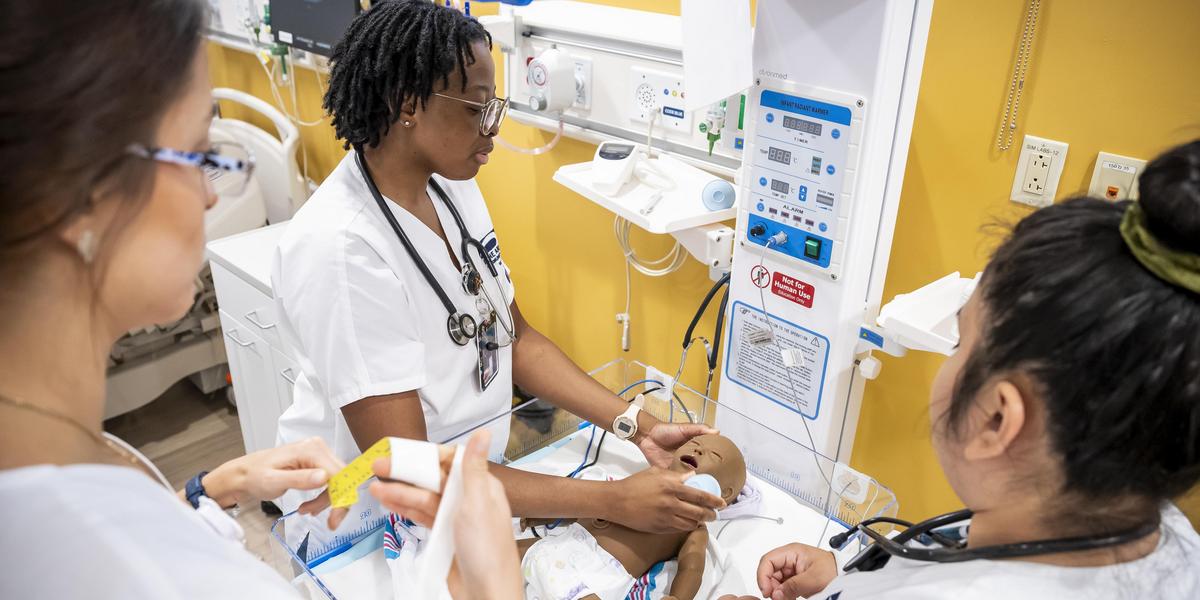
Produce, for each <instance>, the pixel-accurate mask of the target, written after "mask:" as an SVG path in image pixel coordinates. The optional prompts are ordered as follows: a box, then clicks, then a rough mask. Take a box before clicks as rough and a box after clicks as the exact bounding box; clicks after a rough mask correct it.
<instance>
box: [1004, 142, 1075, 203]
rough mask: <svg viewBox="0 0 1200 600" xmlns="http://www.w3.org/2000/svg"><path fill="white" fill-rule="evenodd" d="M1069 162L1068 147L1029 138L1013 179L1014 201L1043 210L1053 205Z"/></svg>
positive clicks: (1023, 148)
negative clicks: (1065, 166) (1059, 182)
mask: <svg viewBox="0 0 1200 600" xmlns="http://www.w3.org/2000/svg"><path fill="white" fill-rule="evenodd" d="M1066 161H1067V144H1065V143H1063V142H1058V141H1054V140H1047V139H1043V138H1039V137H1035V136H1032V135H1027V136H1025V142H1024V143H1023V144H1022V145H1021V157H1020V158H1019V159H1018V160H1017V174H1016V177H1015V178H1014V179H1013V186H1012V194H1011V196H1010V197H1011V198H1012V200H1013V201H1014V202H1020V203H1022V204H1028V205H1030V206H1036V207H1039V208H1040V207H1043V206H1050V204H1052V203H1053V202H1054V196H1055V195H1056V194H1057V193H1058V181H1059V179H1060V178H1061V177H1062V170H1063V164H1064V163H1065V162H1066Z"/></svg>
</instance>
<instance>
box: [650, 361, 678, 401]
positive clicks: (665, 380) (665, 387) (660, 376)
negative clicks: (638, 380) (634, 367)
mask: <svg viewBox="0 0 1200 600" xmlns="http://www.w3.org/2000/svg"><path fill="white" fill-rule="evenodd" d="M646 379H648V380H650V381H656V382H658V383H659V384H660V385H661V386H662V387H661V388H660V389H658V390H657V391H654V392H650V395H652V396H656V397H658V398H659V399H661V400H663V401H664V402H665V401H669V400H670V398H671V389H672V388H674V387H675V378H673V377H671V376H670V375H667V374H666V373H663V372H662V371H659V370H658V369H655V368H654V367H651V366H649V365H647V366H646ZM653 385H654V384H649V383H648V384H646V387H651V386H653ZM655 387H657V386H655Z"/></svg>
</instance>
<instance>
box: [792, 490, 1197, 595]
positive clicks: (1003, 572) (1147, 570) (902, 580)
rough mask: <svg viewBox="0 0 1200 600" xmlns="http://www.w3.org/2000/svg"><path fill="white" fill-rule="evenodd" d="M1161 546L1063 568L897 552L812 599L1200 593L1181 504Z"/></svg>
mask: <svg viewBox="0 0 1200 600" xmlns="http://www.w3.org/2000/svg"><path fill="white" fill-rule="evenodd" d="M1162 523H1163V525H1162V535H1161V536H1160V540H1159V543H1158V547H1157V548H1156V549H1155V550H1154V552H1151V553H1150V554H1148V555H1146V556H1145V557H1143V558H1141V559H1139V560H1135V561H1131V562H1127V563H1122V564H1118V565H1110V566H1105V567H1060V566H1055V565H1047V564H1041V563H1034V562H1028V561H1018V560H972V561H966V562H961V563H931V562H920V561H914V560H906V559H903V558H897V557H894V556H893V557H892V558H891V560H889V561H888V563H887V565H886V566H885V567H884V568H882V569H880V570H878V571H870V572H867V573H850V574H847V575H842V576H841V577H838V578H837V579H834V580H833V582H831V583H830V584H829V585H828V586H826V588H825V589H824V590H823V591H821V592H819V593H817V594H813V595H812V596H809V598H810V600H859V599H863V598H872V599H874V598H889V599H892V598H897V599H901V600H910V599H911V600H917V599H936V598H945V599H946V600H951V599H953V600H1030V599H1034V598H1038V599H1041V598H1054V599H1055V600H1102V599H1104V600H1106V599H1108V598H1131V599H1132V598H1138V599H1142V598H1162V599H1164V600H1166V599H1171V600H1176V599H1178V600H1183V599H1185V598H1187V599H1192V598H1200V536H1198V535H1197V534H1196V531H1195V530H1194V529H1192V526H1191V524H1190V523H1188V520H1187V517H1185V516H1184V515H1183V513H1181V512H1179V509H1178V508H1175V507H1174V506H1168V507H1167V508H1165V509H1164V510H1163V513H1162Z"/></svg>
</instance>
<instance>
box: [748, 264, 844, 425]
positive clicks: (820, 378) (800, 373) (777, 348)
mask: <svg viewBox="0 0 1200 600" xmlns="http://www.w3.org/2000/svg"><path fill="white" fill-rule="evenodd" d="M776 275H778V274H776ZM793 281H795V280H793ZM798 283H802V282H798ZM805 285H807V284H805ZM772 287H774V286H772ZM809 298H810V302H811V298H812V294H811V292H810V293H809ZM769 319H770V320H769V321H768V316H767V315H766V314H764V313H763V312H762V311H761V310H758V309H756V308H753V307H751V306H749V305H747V304H746V303H744V302H740V301H739V302H734V303H733V318H732V319H730V322H729V346H728V348H729V354H728V356H727V357H726V360H725V376H726V377H728V378H729V379H730V381H733V382H734V383H736V384H738V385H740V386H742V387H744V388H746V389H748V390H750V391H752V392H754V393H756V394H758V395H760V396H762V397H764V398H766V399H768V400H770V401H772V402H774V403H776V404H779V405H780V406H783V407H784V408H787V409H788V410H791V411H794V412H797V413H800V414H801V415H804V416H805V417H807V418H809V419H816V418H817V414H819V413H820V409H821V389H822V388H823V387H824V386H825V370H826V367H827V365H828V362H829V339H828V338H826V337H825V336H823V335H821V334H819V333H817V332H815V331H810V330H808V329H805V328H803V327H800V326H799V325H796V324H794V323H790V322H788V321H785V320H783V319H780V318H778V317H775V316H773V315H772V316H770V317H769ZM766 331H769V332H770V333H771V336H770V341H766V342H763V341H762V340H764V339H765V338H766V337H767V336H765V335H764V332H766ZM756 342H757V343H756ZM783 352H788V353H789V354H790V355H791V358H793V359H794V366H792V367H786V366H784V362H783ZM789 362H793V361H789Z"/></svg>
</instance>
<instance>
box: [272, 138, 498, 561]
mask: <svg viewBox="0 0 1200 600" xmlns="http://www.w3.org/2000/svg"><path fill="white" fill-rule="evenodd" d="M354 156H355V154H354V152H351V153H349V154H347V155H346V157H345V158H344V159H343V160H342V162H341V163H340V164H339V165H338V166H337V168H336V169H334V171H333V173H331V174H330V175H329V177H328V178H327V179H326V180H325V182H324V183H323V184H321V187H320V188H318V189H317V191H316V193H314V194H313V196H312V198H310V199H309V200H308V202H307V203H305V205H304V206H303V207H302V208H301V209H300V210H299V211H298V212H297V213H296V216H295V217H294V218H292V220H291V223H290V224H289V225H288V228H287V231H286V233H285V234H284V235H283V238H282V239H281V241H280V243H279V246H278V248H277V250H276V255H275V263H274V268H273V272H272V275H271V282H272V286H273V290H274V294H275V303H276V307H277V308H278V310H279V316H280V330H281V333H282V334H283V336H284V339H285V341H286V343H287V344H288V346H289V347H290V348H291V349H292V350H293V351H294V353H295V358H296V359H297V362H298V364H299V367H300V368H299V371H300V372H299V374H298V375H297V378H296V385H295V392H294V393H293V402H292V405H291V406H290V407H289V408H288V409H287V410H286V411H285V412H284V413H283V415H282V416H281V417H280V419H279V442H280V443H288V442H294V441H297V440H301V439H304V438H308V437H313V436H320V437H322V438H324V439H325V441H326V443H328V444H329V447H330V448H333V450H334V452H335V453H336V454H337V455H338V457H339V458H341V459H342V460H343V461H346V462H349V461H350V460H352V459H354V458H355V457H357V456H358V455H359V454H360V452H359V448H358V445H357V444H356V443H355V441H354V438H353V437H352V436H351V435H350V430H349V429H348V428H347V426H346V421H345V419H344V418H343V417H342V412H341V408H342V407H344V406H346V405H348V404H351V403H353V402H357V401H359V400H361V399H363V398H368V397H371V396H380V395H386V394H397V393H402V392H408V391H412V390H417V392H418V395H419V396H420V399H421V409H422V411H423V412H424V415H425V425H426V428H427V432H428V436H429V440H430V441H434V442H442V441H446V440H447V439H449V438H451V437H454V436H456V435H458V434H460V433H462V432H463V431H465V430H467V429H468V428H470V427H472V426H474V425H476V424H479V423H481V422H484V421H486V420H488V419H490V418H493V417H495V416H497V415H499V414H502V413H504V412H506V411H508V410H509V409H510V408H511V403H512V347H511V346H506V347H503V348H501V349H500V350H499V369H498V374H497V375H496V377H495V380H494V381H492V382H491V384H490V385H489V386H488V388H487V390H486V391H483V392H481V391H480V389H479V383H478V377H479V376H478V363H479V351H478V349H477V347H476V345H475V342H474V341H471V342H470V343H468V344H467V345H466V346H459V345H457V344H455V343H454V342H453V341H452V340H451V339H450V337H449V335H448V334H447V331H446V320H447V318H448V317H449V313H448V312H447V311H446V308H445V306H444V305H443V304H442V302H441V301H440V300H439V298H438V296H437V294H436V293H435V292H434V290H433V289H432V287H431V286H430V285H429V283H428V282H427V281H426V280H425V279H424V277H423V276H422V275H421V273H420V271H418V270H417V266H416V263H414V262H413V259H412V258H411V257H410V256H409V254H408V253H407V252H406V251H405V249H404V246H402V245H401V243H400V240H399V239H398V238H397V236H396V234H395V232H394V231H393V230H392V228H391V226H390V225H389V224H388V222H387V221H386V220H385V217H384V216H383V214H382V212H381V211H380V209H379V205H378V204H377V203H376V202H375V200H374V198H373V197H372V195H371V193H370V191H369V189H368V188H367V185H366V182H365V181H364V180H363V177H362V173H361V171H360V170H359V168H358V164H357V162H356V161H355V158H354ZM435 178H436V179H437V182H438V184H439V185H441V187H442V189H443V190H444V191H445V192H446V194H447V195H448V196H449V197H450V200H451V202H453V203H454V206H455V208H457V209H458V211H459V214H461V215H462V218H463V221H464V222H465V223H466V227H467V230H468V232H469V233H470V234H471V235H472V236H473V237H475V238H476V239H478V240H480V241H481V243H482V244H483V246H484V247H485V249H486V250H487V251H488V260H491V261H492V263H493V264H494V265H495V267H496V270H497V272H498V274H499V279H500V287H501V288H502V290H503V294H504V296H505V300H506V301H507V302H508V303H509V304H511V303H512V298H513V285H512V277H511V274H510V273H509V270H508V268H507V266H506V265H505V264H504V261H503V259H502V258H501V257H500V248H499V244H498V242H497V240H496V233H495V229H494V228H493V226H492V219H491V216H490V215H489V214H488V210H487V206H486V205H485V204H484V201H483V196H482V195H481V194H480V192H479V186H478V185H476V184H475V181H474V180H468V181H450V180H447V179H444V178H441V177H438V176H436V175H435ZM429 197H430V198H431V199H432V200H433V204H434V205H435V206H436V207H437V214H438V218H439V220H440V221H441V225H442V229H443V231H445V233H446V237H447V240H448V241H449V245H450V248H451V249H452V250H453V252H454V255H455V257H456V259H457V260H458V261H459V264H462V261H463V260H464V259H463V257H461V256H459V254H460V252H461V250H460V249H461V246H462V244H461V236H460V233H459V229H458V225H457V224H456V223H455V221H454V217H453V216H452V215H451V213H450V211H449V210H448V209H447V208H446V205H445V203H444V202H442V200H441V199H440V198H439V197H438V196H437V194H436V193H434V192H433V190H432V189H430V190H429ZM388 206H389V207H390V209H391V211H392V214H394V215H395V217H396V220H397V221H398V222H399V224H400V227H401V228H402V229H403V230H404V232H405V233H406V234H407V235H408V238H409V239H410V240H411V241H412V243H413V245H414V246H415V247H416V249H417V252H418V253H419V254H420V256H421V258H422V260H424V261H425V264H426V265H427V266H428V268H429V270H430V271H431V272H432V273H433V274H434V276H435V277H436V278H437V280H438V281H439V282H440V283H441V286H442V289H444V290H445V292H446V294H447V295H448V296H449V297H450V299H451V300H452V301H453V302H454V305H455V306H456V307H457V308H458V310H460V311H463V312H467V313H468V314H472V315H475V316H478V312H477V309H476V299H475V297H473V296H470V295H468V294H467V293H466V292H465V291H464V290H463V287H462V279H461V276H460V273H459V271H458V269H456V268H455V266H454V263H453V262H452V261H451V258H450V254H449V253H448V251H447V247H446V243H445V242H443V241H442V238H441V237H439V236H438V235H437V234H436V233H434V231H433V230H431V229H430V228H429V227H427V226H426V225H425V224H424V223H422V222H421V221H420V220H419V219H417V218H416V217H414V216H413V215H412V214H410V213H409V212H408V211H406V210H404V209H403V208H400V207H399V206H398V205H396V204H395V203H393V202H391V201H389V202H388ZM477 268H479V269H480V271H481V272H482V273H483V275H484V280H485V282H486V284H488V285H491V277H490V273H489V272H488V271H487V268H486V266H485V265H482V264H477ZM505 318H506V317H505ZM502 337H503V336H502ZM492 431H493V435H494V436H495V437H494V438H493V443H492V454H493V456H494V457H497V456H499V454H500V453H502V452H503V449H504V447H505V445H506V444H507V443H508V439H507V438H508V430H507V423H504V424H502V425H499V426H498V427H497V428H495V429H493V430H492ZM310 496H311V493H309V494H300V493H298V492H297V493H289V494H287V495H285V496H284V498H282V500H281V502H282V506H281V508H282V509H283V510H284V512H285V513H286V512H290V511H291V510H292V509H294V508H296V506H298V505H299V503H300V502H301V501H303V500H304V499H307V498H308V497H310ZM382 517H383V513H382V512H381V510H380V509H379V507H378V505H377V504H376V503H375V502H374V501H373V499H371V498H370V497H369V496H368V495H367V494H365V493H363V494H360V502H359V504H358V505H356V506H355V507H354V508H353V509H352V510H351V512H350V517H348V518H347V519H346V522H345V523H344V524H343V525H342V526H341V528H339V533H345V532H352V531H354V530H355V529H357V528H359V527H361V526H362V525H365V524H369V523H371V522H373V521H376V520H378V519H380V518H382ZM323 522H324V519H323V518H315V519H314V518H307V517H300V516H297V517H295V518H293V519H289V522H288V526H287V527H286V529H287V537H288V539H289V540H290V541H292V542H293V543H298V542H299V541H300V539H301V537H302V534H303V533H304V532H306V531H309V530H310V529H311V531H312V532H313V537H314V539H315V540H316V541H320V542H323V541H326V540H329V539H330V538H331V536H330V535H328V533H327V532H326V531H325V529H324V527H323V525H321V524H322V523H323ZM310 544H311V542H310ZM311 548H312V546H311V545H310V549H311ZM310 555H311V554H310Z"/></svg>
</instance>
